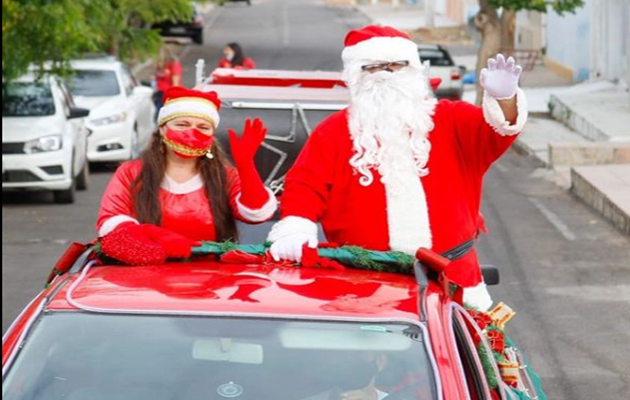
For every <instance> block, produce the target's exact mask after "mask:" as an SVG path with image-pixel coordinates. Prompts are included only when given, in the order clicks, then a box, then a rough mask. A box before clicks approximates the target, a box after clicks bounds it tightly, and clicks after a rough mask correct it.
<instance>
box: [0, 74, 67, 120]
mask: <svg viewBox="0 0 630 400" xmlns="http://www.w3.org/2000/svg"><path fill="white" fill-rule="evenodd" d="M54 114H55V101H54V99H53V95H52V92H51V90H50V85H49V84H48V83H43V82H11V83H3V84H2V116H3V117H44V116H47V115H54Z"/></svg>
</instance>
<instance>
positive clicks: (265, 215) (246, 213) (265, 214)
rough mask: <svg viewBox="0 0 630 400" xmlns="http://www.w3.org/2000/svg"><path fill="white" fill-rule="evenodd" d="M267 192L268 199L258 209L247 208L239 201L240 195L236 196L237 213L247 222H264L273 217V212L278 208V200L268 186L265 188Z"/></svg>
mask: <svg viewBox="0 0 630 400" xmlns="http://www.w3.org/2000/svg"><path fill="white" fill-rule="evenodd" d="M265 189H266V190H267V193H269V200H267V202H266V203H265V205H263V206H262V207H261V208H260V209H258V210H254V209H251V208H248V207H247V206H245V205H243V203H241V201H240V200H241V195H240V194H239V195H238V196H237V197H236V206H237V207H238V213H239V214H240V215H241V217H243V218H244V219H246V220H247V221H249V222H264V221H268V220H269V219H271V217H273V214H274V213H275V212H276V210H277V209H278V200H277V199H276V196H275V195H274V194H273V192H272V191H271V190H270V189H269V188H265Z"/></svg>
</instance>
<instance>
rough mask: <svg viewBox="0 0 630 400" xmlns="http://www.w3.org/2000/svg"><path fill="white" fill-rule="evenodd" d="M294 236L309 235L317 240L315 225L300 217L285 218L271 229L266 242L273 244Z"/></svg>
mask: <svg viewBox="0 0 630 400" xmlns="http://www.w3.org/2000/svg"><path fill="white" fill-rule="evenodd" d="M295 234H304V235H309V236H311V237H314V238H315V239H317V224H315V222H313V221H311V220H310V219H306V218H302V217H285V218H283V219H282V220H281V221H279V222H277V223H276V224H275V225H274V226H273V228H271V232H269V236H268V237H267V240H269V241H270V242H275V241H277V240H279V239H282V238H285V237H288V236H291V235H295Z"/></svg>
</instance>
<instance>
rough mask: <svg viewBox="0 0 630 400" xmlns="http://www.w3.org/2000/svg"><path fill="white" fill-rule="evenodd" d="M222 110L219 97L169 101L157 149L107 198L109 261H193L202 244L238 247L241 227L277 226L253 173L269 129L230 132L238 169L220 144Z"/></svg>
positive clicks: (104, 223)
mask: <svg viewBox="0 0 630 400" xmlns="http://www.w3.org/2000/svg"><path fill="white" fill-rule="evenodd" d="M220 106H221V102H220V100H219V98H218V96H217V94H216V93H215V92H209V93H204V92H200V91H196V90H189V89H185V88H182V87H176V88H172V89H169V90H168V91H167V92H166V93H165V98H164V107H163V108H162V109H161V110H160V114H159V117H158V125H159V128H158V130H157V131H156V132H155V134H154V136H153V140H152V143H151V145H150V147H149V148H148V149H147V150H146V151H145V152H144V153H143V155H142V157H141V159H139V160H134V161H129V162H126V163H124V164H123V165H121V166H120V167H119V168H118V170H117V171H116V173H115V175H114V177H113V178H112V180H111V182H110V183H109V186H108V187H107V189H106V191H105V194H104V196H103V200H102V203H101V209H100V212H99V215H98V221H97V229H98V233H99V236H100V237H101V245H102V251H103V253H105V254H106V255H109V256H111V257H113V258H116V259H117V260H119V261H123V262H125V263H129V264H153V263H159V262H163V261H165V260H166V259H167V258H171V257H172V258H186V257H188V256H190V254H191V247H192V246H194V245H196V244H198V243H199V241H202V240H207V241H227V240H232V241H235V240H237V238H238V234H237V227H236V220H241V221H244V222H247V223H261V222H264V221H267V220H269V219H271V217H272V216H273V214H274V213H275V211H276V208H277V201H276V198H275V196H274V195H273V193H272V192H271V191H270V190H269V189H267V188H265V187H264V185H263V183H262V181H261V179H260V176H259V174H258V172H257V171H256V167H255V166H254V155H255V154H256V151H257V150H258V148H259V147H260V145H261V144H262V142H263V140H264V138H265V134H266V128H265V127H264V126H263V124H262V122H261V121H260V120H258V119H256V120H254V121H250V120H247V121H246V123H245V128H244V131H243V133H242V135H241V137H240V138H239V137H238V136H237V135H236V133H235V132H234V131H233V130H228V133H229V135H230V138H229V139H230V147H231V152H232V157H233V159H234V163H235V167H236V168H234V167H232V166H231V165H230V163H229V162H228V161H227V159H226V156H225V155H224V153H223V151H222V149H221V148H220V146H219V144H218V143H217V141H216V140H215V137H214V134H215V132H216V129H217V126H218V125H219V120H220V118H219V112H218V111H219V109H220Z"/></svg>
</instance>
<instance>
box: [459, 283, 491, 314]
mask: <svg viewBox="0 0 630 400" xmlns="http://www.w3.org/2000/svg"><path fill="white" fill-rule="evenodd" d="M464 304H467V305H470V306H472V307H475V308H476V309H478V310H479V311H483V312H486V311H488V310H490V307H492V297H490V292H488V286H486V284H485V283H484V282H481V283H480V284H478V285H477V286H473V287H471V288H464Z"/></svg>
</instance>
